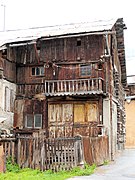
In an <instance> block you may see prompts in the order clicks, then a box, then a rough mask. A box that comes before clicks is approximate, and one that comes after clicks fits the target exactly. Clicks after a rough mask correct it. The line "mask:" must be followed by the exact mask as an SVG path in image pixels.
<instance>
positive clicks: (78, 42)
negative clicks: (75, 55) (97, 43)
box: [76, 38, 81, 46]
mask: <svg viewBox="0 0 135 180" xmlns="http://www.w3.org/2000/svg"><path fill="white" fill-rule="evenodd" d="M76 45H77V46H81V39H80V38H79V39H77V44H76Z"/></svg>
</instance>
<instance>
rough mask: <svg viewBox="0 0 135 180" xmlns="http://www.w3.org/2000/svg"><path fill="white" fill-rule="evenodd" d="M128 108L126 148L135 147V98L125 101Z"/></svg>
mask: <svg viewBox="0 0 135 180" xmlns="http://www.w3.org/2000/svg"><path fill="white" fill-rule="evenodd" d="M125 108H126V145H125V147H126V148H135V100H131V102H130V103H127V102H125Z"/></svg>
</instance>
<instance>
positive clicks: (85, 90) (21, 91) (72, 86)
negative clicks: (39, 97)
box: [17, 78, 104, 96]
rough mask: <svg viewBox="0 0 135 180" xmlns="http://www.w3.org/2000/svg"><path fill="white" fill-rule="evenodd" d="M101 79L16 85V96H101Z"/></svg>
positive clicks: (102, 81) (102, 82)
mask: <svg viewBox="0 0 135 180" xmlns="http://www.w3.org/2000/svg"><path fill="white" fill-rule="evenodd" d="M103 87H104V80H103V79H102V78H91V79H76V80H47V81H45V83H39V84H18V88H17V95H26V96H30V95H35V94H40V93H42V94H45V96H64V95H87V94H103V93H104V90H103Z"/></svg>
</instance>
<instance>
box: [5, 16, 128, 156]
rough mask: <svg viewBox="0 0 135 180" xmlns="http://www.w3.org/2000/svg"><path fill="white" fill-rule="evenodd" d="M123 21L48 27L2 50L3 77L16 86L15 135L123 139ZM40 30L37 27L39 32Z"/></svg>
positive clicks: (119, 144)
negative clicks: (34, 35)
mask: <svg viewBox="0 0 135 180" xmlns="http://www.w3.org/2000/svg"><path fill="white" fill-rule="evenodd" d="M125 28H126V27H125V24H124V23H123V19H122V18H121V19H118V20H116V21H115V20H109V21H96V22H91V23H78V24H69V25H62V26H54V27H46V28H44V29H43V30H42V33H41V32H40V33H37V34H38V35H37V37H33V38H28V39H21V40H18V39H16V40H13V41H10V42H7V43H6V49H5V50H4V51H3V50H2V59H3V61H4V77H5V79H6V80H7V81H9V82H13V83H14V84H15V85H16V88H17V89H16V99H15V105H14V125H13V126H14V129H15V130H16V133H20V134H21V133H23V134H37V133H39V134H40V133H41V134H44V135H45V136H46V137H51V138H56V137H74V136H77V135H81V136H88V137H97V136H104V135H108V136H109V150H110V155H112V157H113V156H114V154H115V152H116V150H117V149H123V147H124V141H125V108H124V87H125V86H126V65H125V50H124V33H123V30H124V29H125ZM38 31H39V29H37V32H38Z"/></svg>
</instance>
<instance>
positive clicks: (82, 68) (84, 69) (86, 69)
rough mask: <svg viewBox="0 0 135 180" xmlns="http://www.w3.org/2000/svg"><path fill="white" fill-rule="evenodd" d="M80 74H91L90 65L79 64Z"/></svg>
mask: <svg viewBox="0 0 135 180" xmlns="http://www.w3.org/2000/svg"><path fill="white" fill-rule="evenodd" d="M80 75H81V76H90V75H91V66H90V65H81V66H80Z"/></svg>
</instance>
